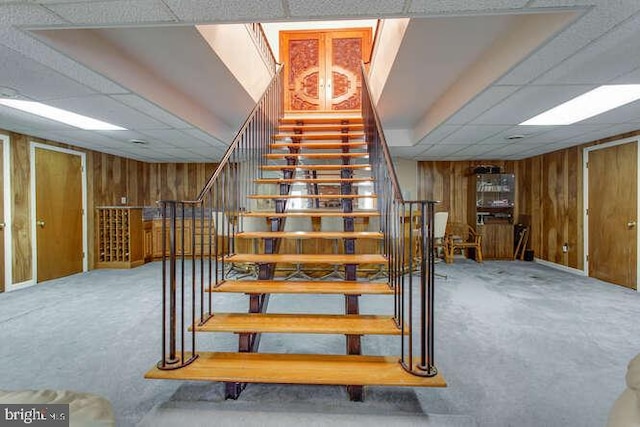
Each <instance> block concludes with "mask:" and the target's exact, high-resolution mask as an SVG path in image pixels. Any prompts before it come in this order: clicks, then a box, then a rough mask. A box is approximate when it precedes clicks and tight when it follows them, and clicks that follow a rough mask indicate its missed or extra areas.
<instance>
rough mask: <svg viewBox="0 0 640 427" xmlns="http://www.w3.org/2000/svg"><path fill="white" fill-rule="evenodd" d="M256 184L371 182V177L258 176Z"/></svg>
mask: <svg viewBox="0 0 640 427" xmlns="http://www.w3.org/2000/svg"><path fill="white" fill-rule="evenodd" d="M255 182H256V183H258V184H292V183H294V182H300V183H303V182H304V183H309V184H331V183H338V184H339V183H342V182H373V178H372V177H369V178H339V177H335V178H258V179H256V180H255Z"/></svg>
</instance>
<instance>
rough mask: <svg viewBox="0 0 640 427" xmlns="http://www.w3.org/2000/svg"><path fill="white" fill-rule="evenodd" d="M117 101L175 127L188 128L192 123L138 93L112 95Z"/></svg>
mask: <svg viewBox="0 0 640 427" xmlns="http://www.w3.org/2000/svg"><path fill="white" fill-rule="evenodd" d="M111 97H112V98H113V99H115V100H116V101H119V102H122V103H123V104H125V105H128V106H129V107H131V108H135V109H136V110H138V111H140V112H143V113H145V114H147V115H148V116H150V117H153V118H154V119H156V120H158V121H161V122H162V123H165V124H167V125H168V126H170V127H172V128H175V129H188V128H190V127H191V125H190V124H189V123H187V122H185V121H184V120H181V119H179V118H178V117H176V116H174V115H173V114H171V113H169V112H167V111H166V110H164V109H162V108H161V107H159V106H157V105H156V104H154V103H152V102H149V101H147V100H146V99H144V98H142V97H140V96H137V95H112V96H111Z"/></svg>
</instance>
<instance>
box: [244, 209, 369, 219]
mask: <svg viewBox="0 0 640 427" xmlns="http://www.w3.org/2000/svg"><path fill="white" fill-rule="evenodd" d="M242 215H244V216H251V217H260V218H284V217H287V216H291V217H300V216H304V217H307V216H311V217H323V216H324V217H336V216H338V217H353V218H369V217H374V216H380V213H379V212H377V211H355V212H346V213H345V212H342V211H314V210H311V209H310V210H308V211H304V212H282V213H278V212H272V211H268V212H267V211H254V212H244V213H243V214H242Z"/></svg>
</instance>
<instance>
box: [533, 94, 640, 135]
mask: <svg viewBox="0 0 640 427" xmlns="http://www.w3.org/2000/svg"><path fill="white" fill-rule="evenodd" d="M638 99H640V85H604V86H600V87H598V88H595V89H593V90H590V91H589V92H587V93H584V94H582V95H580V96H578V97H576V98H573V99H571V100H569V101H567V102H565V103H563V104H560V105H558V106H557V107H554V108H552V109H550V110H548V111H545V112H544V113H542V114H538V115H537V116H535V117H533V118H531V119H529V120H527V121H526V122H522V123H520V126H556V125H571V124H573V123H577V122H579V121H582V120H585V119H588V118H589V117H593V116H597V115H598V114H602V113H604V112H605V111H609V110H613V109H614V108H618V107H620V106H622V105H625V104H628V103H630V102H633V101H636V100H638Z"/></svg>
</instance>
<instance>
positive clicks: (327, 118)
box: [280, 115, 363, 125]
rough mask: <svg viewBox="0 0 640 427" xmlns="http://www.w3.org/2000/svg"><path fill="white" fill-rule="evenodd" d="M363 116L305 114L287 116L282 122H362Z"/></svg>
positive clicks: (314, 123) (316, 123)
mask: <svg viewBox="0 0 640 427" xmlns="http://www.w3.org/2000/svg"><path fill="white" fill-rule="evenodd" d="M362 121H363V120H362V117H356V116H353V117H330V116H316V117H312V116H309V115H305V116H304V117H295V116H285V117H283V118H282V119H280V123H281V124H299V123H302V124H303V125H306V124H310V125H319V124H341V125H343V124H362Z"/></svg>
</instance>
